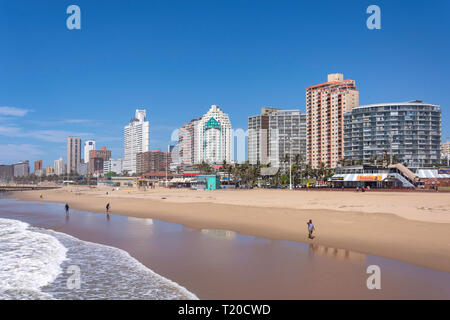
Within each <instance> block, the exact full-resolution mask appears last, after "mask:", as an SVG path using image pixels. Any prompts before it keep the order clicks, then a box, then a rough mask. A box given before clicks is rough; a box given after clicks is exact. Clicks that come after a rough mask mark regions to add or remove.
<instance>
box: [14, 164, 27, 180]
mask: <svg viewBox="0 0 450 320" xmlns="http://www.w3.org/2000/svg"><path fill="white" fill-rule="evenodd" d="M13 166H14V177H15V178H20V177H26V176H28V175H29V174H30V162H29V161H28V160H26V161H20V162H18V163H15V164H14V165H13Z"/></svg>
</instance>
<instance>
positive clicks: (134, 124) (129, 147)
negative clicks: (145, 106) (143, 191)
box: [123, 110, 150, 174]
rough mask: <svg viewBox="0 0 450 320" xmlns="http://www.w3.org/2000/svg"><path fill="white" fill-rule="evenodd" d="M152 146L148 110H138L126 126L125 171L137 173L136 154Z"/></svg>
mask: <svg viewBox="0 0 450 320" xmlns="http://www.w3.org/2000/svg"><path fill="white" fill-rule="evenodd" d="M149 146H150V124H149V122H148V121H146V111H145V110H136V115H135V117H134V118H132V119H131V120H130V123H129V124H128V125H126V126H125V127H124V159H123V171H127V172H128V173H131V174H132V173H136V155H137V154H138V153H140V152H146V151H148V149H149Z"/></svg>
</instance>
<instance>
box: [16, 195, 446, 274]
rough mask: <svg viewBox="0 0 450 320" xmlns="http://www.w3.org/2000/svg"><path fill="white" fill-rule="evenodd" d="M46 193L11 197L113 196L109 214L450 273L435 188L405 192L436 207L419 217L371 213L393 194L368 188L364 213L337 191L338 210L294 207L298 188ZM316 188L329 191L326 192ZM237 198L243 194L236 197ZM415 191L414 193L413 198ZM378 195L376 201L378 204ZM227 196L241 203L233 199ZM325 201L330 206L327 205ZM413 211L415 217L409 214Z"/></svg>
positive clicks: (87, 202)
mask: <svg viewBox="0 0 450 320" xmlns="http://www.w3.org/2000/svg"><path fill="white" fill-rule="evenodd" d="M107 190H109V192H108V195H106V192H107ZM277 192H278V193H277ZM40 193H41V192H33V191H24V192H15V193H12V194H10V196H12V197H15V198H18V199H20V200H22V201H45V202H58V203H65V202H68V203H69V204H70V207H71V208H73V209H77V210H85V211H90V212H98V213H104V206H105V205H106V203H107V202H109V203H111V213H114V214H120V215H124V216H131V217H138V218H152V219H158V220H161V221H167V222H174V223H178V224H182V225H185V226H187V227H191V228H196V229H223V230H230V231H235V232H238V233H240V234H244V235H251V236H258V237H264V238H269V239H278V240H289V241H297V242H303V243H314V244H318V245H323V246H329V247H334V248H342V249H347V250H352V251H356V252H360V253H365V254H370V255H374V256H380V257H385V258H389V259H394V260H398V261H403V262H407V263H411V264H414V265H418V266H422V267H426V268H431V269H434V270H439V271H445V272H450V250H449V248H450V233H449V231H450V223H449V222H450V214H448V213H447V211H442V210H441V211H442V212H441V211H439V209H442V208H444V209H445V207H446V206H447V204H448V206H447V208H450V202H449V201H450V197H449V196H448V195H440V196H439V197H436V196H435V197H433V198H434V199H431V202H430V199H428V203H427V202H426V201H425V200H424V199H426V197H429V194H424V195H425V198H423V199H417V198H418V197H419V198H422V197H420V196H418V195H417V194H416V195H413V196H412V197H411V195H410V194H404V195H403V197H405V198H406V203H411V202H414V201H416V202H417V203H418V204H419V205H422V206H424V207H426V208H429V207H430V208H431V210H429V211H431V212H433V210H435V213H434V214H433V215H431V216H430V215H428V216H425V217H420V215H418V213H417V211H419V212H420V210H422V209H421V207H418V208H416V210H415V211H416V212H414V210H409V208H406V211H407V212H403V211H402V212H399V213H398V214H392V212H385V213H376V212H372V211H373V210H374V208H377V206H376V205H378V203H379V202H380V201H382V200H380V199H379V198H380V195H381V196H382V197H381V198H385V200H384V202H388V201H387V200H386V196H387V199H389V198H391V199H392V196H391V197H389V196H390V195H386V194H381V193H377V194H376V197H373V196H372V195H371V194H370V193H368V194H369V195H371V196H370V197H364V199H362V200H363V201H365V202H366V203H367V206H365V207H363V209H364V210H365V212H361V211H357V209H361V207H359V206H358V205H359V202H360V201H361V197H360V199H355V200H353V199H351V197H350V202H349V203H347V202H348V199H342V197H340V196H341V194H339V193H338V192H334V193H333V194H334V195H337V196H338V197H337V198H338V199H334V200H333V199H331V200H332V201H335V200H336V201H338V202H340V203H341V208H339V209H340V210H331V209H329V208H323V209H320V208H317V205H316V206H314V205H311V203H310V204H309V209H307V208H308V201H309V200H311V199H305V197H300V198H303V199H299V200H298V201H303V202H304V203H303V206H301V205H299V206H298V207H300V209H294V208H292V206H293V204H294V205H295V203H291V202H289V198H290V197H292V196H293V193H292V192H289V191H263V192H261V191H244V192H241V191H231V192H230V191H224V192H220V193H210V192H202V191H191V190H167V189H164V190H158V189H156V190H150V191H147V192H137V191H133V192H131V191H130V190H128V191H127V190H124V191H114V192H111V189H110V188H104V189H102V188H96V189H95V190H91V189H89V188H63V189H58V190H51V191H47V192H45V193H44V198H43V199H39V194H40ZM249 193H252V194H253V195H255V196H256V197H257V198H261V197H262V199H263V200H264V199H266V202H267V201H270V197H274V196H277V199H278V200H279V198H283V197H285V198H286V199H285V201H284V202H283V199H282V200H281V201H282V203H277V202H276V201H273V206H272V207H265V206H264V205H266V203H265V202H264V201H261V202H260V203H259V204H256V205H255V203H254V202H252V201H250V199H249V198H248V197H246V196H248V194H249ZM318 193H320V195H323V194H324V191H319V192H318ZM308 194H309V195H311V196H312V197H313V198H314V197H316V196H317V194H315V193H313V192H309V193H308ZM302 195H304V194H302ZM294 196H295V194H294ZM353 196H361V194H356V193H355V194H354V195H353ZM364 196H365V195H364ZM227 197H228V199H227ZM327 197H328V198H329V199H328V200H330V198H333V195H330V194H329V193H327ZM158 198H159V199H158ZM235 198H236V199H237V200H238V201H234V200H236V199H235ZM241 198H242V199H241ZM310 198H311V197H310ZM355 198H357V197H355ZM394 198H397V197H394ZM413 198H416V199H415V200H414V201H413ZM436 199H437V200H436ZM205 200H209V201H210V202H206V201H205ZM312 200H314V199H312ZM373 200H376V201H375V206H374V205H373V203H372V202H373ZM227 201H228V202H232V203H237V204H230V203H227ZM305 201H306V202H305ZM244 203H247V205H244ZM305 203H306V205H305ZM351 203H353V206H351ZM355 203H356V205H355ZM385 204H386V203H385ZM402 205H403V206H405V205H406V204H402ZM433 205H434V207H433ZM322 206H324V207H326V206H325V205H324V204H322ZM319 207H320V205H319ZM449 210H450V209H449ZM408 214H409V216H410V219H407V218H405V216H408ZM310 218H311V219H313V222H314V224H315V225H316V229H317V231H316V238H315V239H314V240H309V239H308V238H307V232H306V221H308V220H309V219H310ZM417 218H420V219H421V220H422V221H420V220H419V219H417ZM426 220H430V221H426Z"/></svg>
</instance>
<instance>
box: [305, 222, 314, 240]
mask: <svg viewBox="0 0 450 320" xmlns="http://www.w3.org/2000/svg"><path fill="white" fill-rule="evenodd" d="M306 224H307V225H308V238H310V239H314V237H313V235H312V234H313V232H314V230H315V228H314V224H313V223H312V220H309V221H308V222H307V223H306Z"/></svg>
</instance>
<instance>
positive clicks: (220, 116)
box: [194, 105, 232, 164]
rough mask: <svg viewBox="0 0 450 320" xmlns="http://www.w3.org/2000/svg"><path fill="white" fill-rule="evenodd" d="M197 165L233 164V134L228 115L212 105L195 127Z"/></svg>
mask: <svg viewBox="0 0 450 320" xmlns="http://www.w3.org/2000/svg"><path fill="white" fill-rule="evenodd" d="M194 139H195V145H196V146H197V147H196V148H194V149H195V150H194V158H195V163H201V162H202V161H205V162H207V163H211V164H213V163H217V164H220V163H222V162H223V161H224V160H225V161H226V162H227V163H230V162H231V150H232V132H231V122H230V119H229V117H228V114H226V113H224V112H223V111H222V110H221V109H220V108H219V107H218V106H216V105H212V106H211V108H210V109H209V111H208V112H207V113H206V114H205V115H204V116H203V117H201V119H200V120H198V122H197V124H196V126H195V138H194Z"/></svg>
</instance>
